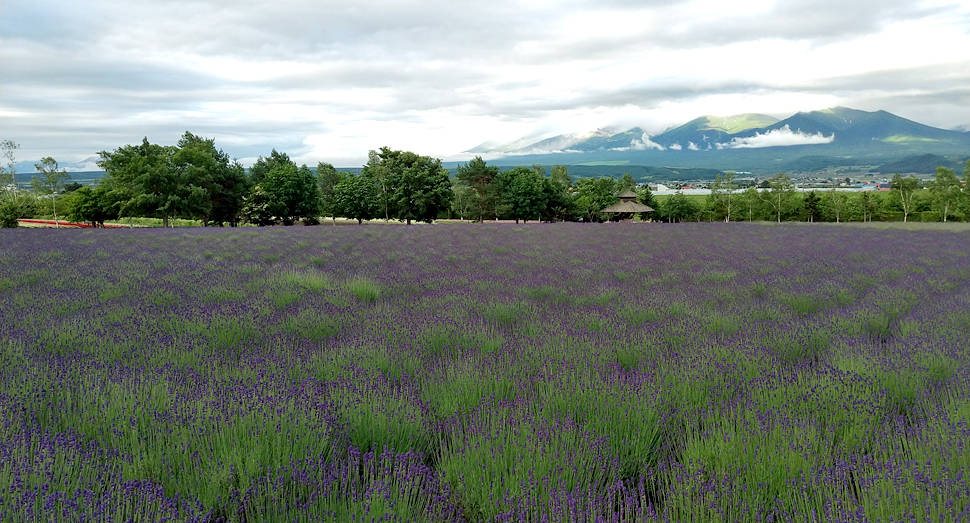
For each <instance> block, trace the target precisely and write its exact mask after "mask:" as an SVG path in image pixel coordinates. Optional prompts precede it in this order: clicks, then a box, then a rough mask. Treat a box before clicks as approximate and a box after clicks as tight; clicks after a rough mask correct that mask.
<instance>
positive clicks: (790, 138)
mask: <svg viewBox="0 0 970 523" xmlns="http://www.w3.org/2000/svg"><path fill="white" fill-rule="evenodd" d="M833 140H835V133H832V134H831V135H830V136H824V135H822V133H816V134H808V133H803V132H802V131H801V130H796V131H792V130H791V127H789V126H788V125H787V124H786V125H785V126H784V127H781V128H778V129H772V130H770V131H768V132H766V133H764V134H761V133H755V134H754V136H749V137H746V138H734V139H732V140H731V142H730V143H727V144H725V147H729V148H732V149H759V148H762V147H789V146H792V145H821V144H827V143H832V141H833Z"/></svg>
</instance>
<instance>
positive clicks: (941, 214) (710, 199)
mask: <svg viewBox="0 0 970 523" xmlns="http://www.w3.org/2000/svg"><path fill="white" fill-rule="evenodd" d="M889 185H890V190H889V191H861V192H848V191H838V190H825V189H823V190H812V191H807V192H804V191H798V190H797V189H796V187H795V184H794V183H793V182H792V180H791V179H790V178H789V177H788V176H787V175H786V174H784V173H779V174H777V175H775V176H773V177H771V178H769V179H767V180H765V181H763V182H762V183H761V184H760V186H758V187H747V188H745V189H743V190H742V189H740V188H739V187H738V185H737V184H736V183H734V175H733V173H726V174H725V175H718V177H717V180H715V181H714V183H712V184H711V186H710V189H711V193H710V194H709V195H708V196H707V197H706V198H704V199H703V200H697V199H692V198H690V197H688V196H686V195H683V194H682V193H677V194H674V195H672V196H670V197H669V198H667V199H666V200H665V201H664V202H663V203H662V205H661V209H660V217H661V218H663V219H666V220H667V221H685V220H692V221H716V220H723V221H755V220H758V221H776V222H781V221H809V222H817V221H827V222H844V221H862V222H869V221H904V222H905V221H912V220H913V219H914V218H916V219H917V220H919V221H940V222H947V221H952V220H967V219H970V190H968V189H967V186H968V185H970V160H968V161H967V166H966V168H965V169H964V179H963V180H960V178H959V177H958V176H957V174H956V171H955V170H954V169H950V168H946V167H938V168H937V170H936V174H935V176H934V178H933V180H932V181H930V182H929V183H926V184H924V183H923V182H922V181H921V180H920V179H918V178H916V177H915V176H905V177H904V176H902V175H900V174H895V175H894V176H893V177H892V180H891V182H890V184H889Z"/></svg>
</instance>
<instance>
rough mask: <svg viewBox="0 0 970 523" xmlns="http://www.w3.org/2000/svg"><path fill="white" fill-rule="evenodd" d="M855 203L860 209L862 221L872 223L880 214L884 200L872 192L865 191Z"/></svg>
mask: <svg viewBox="0 0 970 523" xmlns="http://www.w3.org/2000/svg"><path fill="white" fill-rule="evenodd" d="M853 203H854V205H855V206H856V207H857V208H858V210H859V214H860V215H861V216H862V221H863V222H871V221H872V219H873V217H875V216H876V213H877V212H879V207H880V204H881V203H882V199H881V198H879V196H878V195H877V194H876V193H873V192H872V191H865V192H862V193H860V194H859V196H858V197H857V198H856V201H855V202H853Z"/></svg>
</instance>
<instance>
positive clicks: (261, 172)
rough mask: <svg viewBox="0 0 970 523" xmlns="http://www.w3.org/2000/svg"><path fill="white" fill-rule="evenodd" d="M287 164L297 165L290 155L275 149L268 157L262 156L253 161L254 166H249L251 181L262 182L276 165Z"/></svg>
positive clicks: (253, 182)
mask: <svg viewBox="0 0 970 523" xmlns="http://www.w3.org/2000/svg"><path fill="white" fill-rule="evenodd" d="M286 164H293V165H296V164H295V163H293V160H290V157H289V155H287V154H286V153H281V152H278V151H277V150H276V149H273V151H272V152H271V153H269V156H267V157H266V158H263V157H262V156H260V157H259V158H257V159H256V161H255V162H254V163H253V165H252V167H250V168H249V182H250V183H251V184H252V185H256V184H258V183H262V181H263V178H265V177H266V175H267V174H269V172H270V171H272V170H273V169H274V168H276V167H279V166H281V165H286Z"/></svg>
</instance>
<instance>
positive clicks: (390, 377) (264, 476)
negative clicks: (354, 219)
mask: <svg viewBox="0 0 970 523" xmlns="http://www.w3.org/2000/svg"><path fill="white" fill-rule="evenodd" d="M0 242H2V245H3V246H4V248H3V250H2V251H0V520H2V521H83V520H93V521H103V520H115V521H158V522H161V521H198V522H215V521H232V522H250V523H251V522H256V521H287V522H289V521H321V520H334V521H372V520H373V521H419V522H420V521H427V522H452V521H468V522H479V521H550V522H566V521H570V522H572V521H591V522H592V521H607V522H620V521H630V522H632V521H651V520H656V521H687V520H689V521H695V522H703V521H832V522H837V521H886V522H888V521H901V520H906V521H911V520H914V521H923V520H932V521H944V522H951V521H965V520H967V519H968V518H970V475H968V474H967V471H968V470H970V443H968V442H970V368H968V361H970V232H968V231H966V230H962V231H949V230H939V229H934V230H898V229H872V228H854V227H838V226H825V225H821V226H817V227H808V226H801V225H795V224H791V225H757V224H743V223H741V224H739V223H734V224H680V225H657V224H586V225H584V224H537V225H529V226H514V225H510V224H508V225H481V226H479V225H475V226H471V225H437V226H415V227H404V226H402V227H376V226H375V227H336V228H334V227H300V228H271V229H260V230H258V231H254V230H245V229H193V230H131V231H114V230H85V231H65V230H11V231H0Z"/></svg>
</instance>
